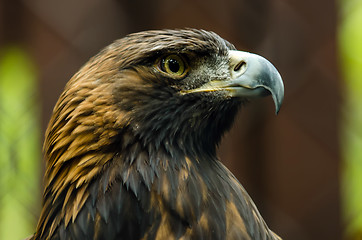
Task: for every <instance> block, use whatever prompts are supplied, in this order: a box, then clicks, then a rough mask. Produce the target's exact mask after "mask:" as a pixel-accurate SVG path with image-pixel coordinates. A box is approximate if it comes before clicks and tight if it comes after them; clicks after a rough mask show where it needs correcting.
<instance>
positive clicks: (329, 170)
mask: <svg viewBox="0 0 362 240" xmlns="http://www.w3.org/2000/svg"><path fill="white" fill-rule="evenodd" d="M335 4H336V3H335V2H334V1H331V0H318V1H316V0H304V1H300V0H288V1H287V0H249V1H247V0H208V1H202V0H185V1H179V0H168V1H165V0H153V1H151V0H118V1H117V0H106V1H105V0H103V1H101V0H78V1H74V0H58V1H55V0H1V1H0V44H1V45H3V44H7V43H13V42H17V43H21V44H24V45H25V46H26V48H27V50H28V51H29V53H30V54H31V56H32V57H33V59H34V61H35V64H36V65H37V67H38V71H39V76H40V79H39V89H40V92H41V103H42V118H41V119H42V130H43V132H44V131H45V128H46V124H47V122H48V120H49V118H50V115H51V111H52V108H53V106H54V104H55V102H56V100H57V98H58V96H59V94H60V93H61V91H62V90H63V87H64V85H65V83H66V82H67V80H69V78H70V77H71V76H72V75H73V74H74V73H75V72H76V71H77V70H78V69H79V68H80V66H81V65H82V64H84V63H85V61H86V60H87V59H88V58H89V57H91V56H92V55H94V54H96V53H97V52H98V51H99V50H100V49H101V48H103V47H104V46H106V45H108V44H109V43H111V42H112V41H113V40H115V39H117V38H121V37H123V36H125V35H126V34H128V33H131V32H137V31H140V30H148V29H162V28H183V27H194V28H203V29H206V30H212V31H214V32H216V33H218V34H219V35H220V36H222V37H223V38H225V39H227V40H229V41H230V42H232V43H233V44H234V45H235V46H236V47H237V48H238V49H240V50H246V51H250V52H256V53H258V54H260V55H263V56H264V57H266V58H267V59H269V60H270V61H271V62H272V63H273V64H274V65H275V66H276V67H277V68H278V70H279V71H280V73H281V75H282V77H283V79H284V82H285V99H284V104H283V106H282V109H281V111H280V113H279V115H278V116H275V115H274V106H273V103H272V100H271V98H267V99H261V100H256V101H253V102H252V103H251V104H249V105H248V106H247V107H246V108H244V109H243V110H242V112H241V113H240V114H239V115H238V118H237V119H236V123H235V126H234V128H232V130H231V132H230V133H228V134H227V135H226V136H225V138H224V141H223V143H222V145H221V147H220V157H221V159H222V160H223V161H224V162H225V163H226V165H227V166H228V167H229V168H230V170H231V171H232V172H233V173H234V174H235V175H236V176H237V177H238V179H239V180H240V182H241V183H242V184H243V185H244V187H245V188H246V189H247V190H248V192H249V194H250V195H251V196H252V198H253V199H254V201H255V202H256V205H257V206H258V208H259V210H260V211H261V213H262V215H263V216H264V218H265V219H266V221H267V223H268V225H269V227H270V228H272V229H273V230H274V231H276V232H277V233H279V234H280V235H281V236H282V237H283V238H284V239H293V240H299V239H300V240H302V239H303V240H304V239H311V240H313V239H319V240H320V239H328V240H333V239H341V231H342V226H341V219H340V215H341V214H340V200H339V199H340V196H339V195H340V194H339V164H340V150H339V149H340V148H339V138H338V137H339V136H338V126H339V118H340V106H341V94H340V92H341V86H340V85H341V81H340V79H339V72H338V67H337V56H336V25H337V13H336V6H335ZM39 201H40V200H39Z"/></svg>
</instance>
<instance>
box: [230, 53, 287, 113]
mask: <svg viewBox="0 0 362 240" xmlns="http://www.w3.org/2000/svg"><path fill="white" fill-rule="evenodd" d="M229 56H230V71H231V79H230V81H227V85H228V86H227V87H231V88H232V91H231V94H232V96H233V97H249V98H250V97H261V96H267V95H269V94H271V95H272V97H273V100H274V104H275V112H276V113H278V112H279V109H280V107H281V105H282V102H283V98H284V84H283V81H282V78H281V76H280V74H279V72H278V70H277V69H276V68H275V67H274V66H273V64H271V63H270V62H269V61H268V60H266V59H265V58H263V57H261V56H259V55H256V54H252V53H247V52H242V51H230V52H229ZM225 87H226V86H225Z"/></svg>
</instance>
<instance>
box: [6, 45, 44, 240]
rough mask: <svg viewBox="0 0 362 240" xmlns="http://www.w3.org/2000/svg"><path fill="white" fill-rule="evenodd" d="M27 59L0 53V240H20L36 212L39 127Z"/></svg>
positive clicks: (11, 52) (18, 52)
mask: <svg viewBox="0 0 362 240" xmlns="http://www.w3.org/2000/svg"><path fill="white" fill-rule="evenodd" d="M36 80H37V79H36V75H35V71H34V69H33V65H32V63H31V60H30V59H29V58H28V56H27V55H26V54H25V52H24V51H22V50H21V49H18V48H15V47H9V48H5V49H0V166H1V167H0V239H10V240H11V239H24V238H25V237H27V236H29V235H31V234H32V232H33V231H34V229H35V223H36V216H37V214H38V211H39V196H40V193H39V188H40V179H39V176H40V162H41V161H40V160H41V152H40V151H41V144H40V125H39V119H38V117H39V105H38V99H37V94H36V92H37V85H36V84H37V82H36Z"/></svg>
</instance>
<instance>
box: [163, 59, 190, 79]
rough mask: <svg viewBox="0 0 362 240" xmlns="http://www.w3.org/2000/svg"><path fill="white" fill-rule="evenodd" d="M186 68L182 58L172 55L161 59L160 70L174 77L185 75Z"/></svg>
mask: <svg viewBox="0 0 362 240" xmlns="http://www.w3.org/2000/svg"><path fill="white" fill-rule="evenodd" d="M186 68H187V66H186V63H185V61H184V60H183V58H182V57H180V56H178V55H175V54H172V55H169V56H167V57H164V58H162V59H161V62H160V69H161V70H162V71H164V72H165V73H168V74H170V75H173V76H176V77H183V76H185V74H186V73H187V69H186Z"/></svg>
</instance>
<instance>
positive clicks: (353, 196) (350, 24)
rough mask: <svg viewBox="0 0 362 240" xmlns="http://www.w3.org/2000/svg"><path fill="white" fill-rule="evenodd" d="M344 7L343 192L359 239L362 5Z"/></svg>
mask: <svg viewBox="0 0 362 240" xmlns="http://www.w3.org/2000/svg"><path fill="white" fill-rule="evenodd" d="M340 3H341V10H342V11H341V24H340V28H339V50H340V56H341V66H342V72H343V77H344V79H345V86H346V89H345V95H344V96H345V104H344V108H343V114H344V118H343V121H344V122H343V124H342V126H343V129H342V133H343V134H342V137H343V138H342V141H341V142H342V147H343V157H344V162H343V166H342V167H343V168H342V184H341V189H342V200H343V213H344V218H345V223H346V227H347V229H346V235H347V236H348V237H349V238H350V239H357V237H356V236H358V234H359V233H361V232H362V106H361V105H362V31H361V26H362V1H357V0H341V2H340ZM358 239H359V238H358Z"/></svg>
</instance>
